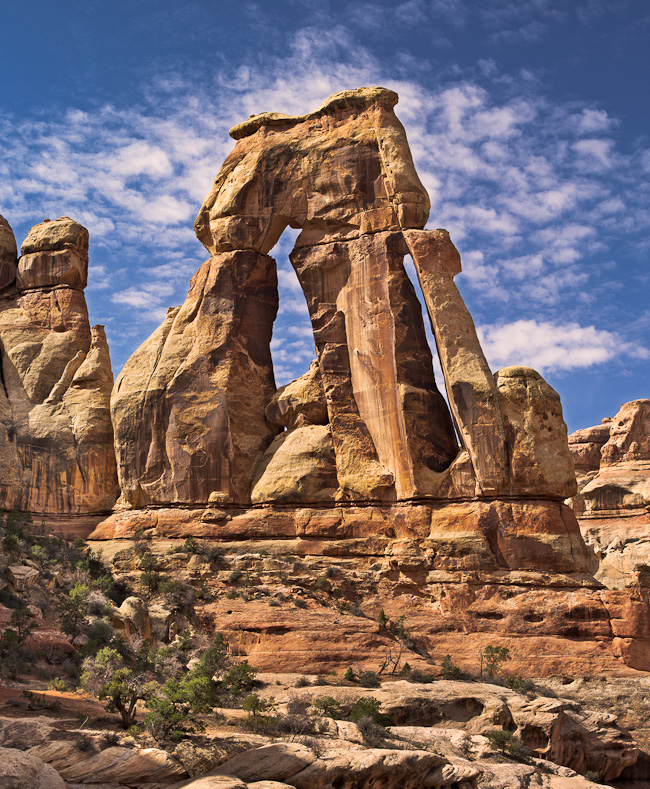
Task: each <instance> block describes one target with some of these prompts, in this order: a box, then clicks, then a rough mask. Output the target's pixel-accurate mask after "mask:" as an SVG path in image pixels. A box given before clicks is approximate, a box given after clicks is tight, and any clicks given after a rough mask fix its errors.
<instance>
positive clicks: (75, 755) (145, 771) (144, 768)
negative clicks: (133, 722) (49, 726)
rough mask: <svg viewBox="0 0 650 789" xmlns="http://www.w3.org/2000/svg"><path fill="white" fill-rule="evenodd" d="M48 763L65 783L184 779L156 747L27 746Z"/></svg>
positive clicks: (184, 774)
mask: <svg viewBox="0 0 650 789" xmlns="http://www.w3.org/2000/svg"><path fill="white" fill-rule="evenodd" d="M28 754H29V755H32V756H37V757H38V758H39V759H41V760H42V761H44V762H47V763H48V764H50V765H52V766H53V767H55V768H56V770H57V771H58V772H59V773H60V774H61V776H62V777H63V778H64V779H65V780H66V781H67V782H68V783H111V782H113V783H119V784H127V785H130V784H142V783H145V782H151V783H158V784H161V783H174V782H178V781H179V780H180V779H181V778H187V772H186V771H185V768H184V767H183V766H182V765H181V764H180V763H179V762H178V761H177V760H176V759H174V758H173V756H171V755H170V754H168V753H167V752H166V751H163V750H160V749H158V748H123V747H121V746H115V747H111V748H106V749H105V750H103V751H101V753H89V752H86V751H80V750H79V749H78V748H77V747H76V744H75V743H74V742H69V741H55V742H51V743H47V744H45V745H38V746H36V747H34V748H30V749H29V751H28Z"/></svg>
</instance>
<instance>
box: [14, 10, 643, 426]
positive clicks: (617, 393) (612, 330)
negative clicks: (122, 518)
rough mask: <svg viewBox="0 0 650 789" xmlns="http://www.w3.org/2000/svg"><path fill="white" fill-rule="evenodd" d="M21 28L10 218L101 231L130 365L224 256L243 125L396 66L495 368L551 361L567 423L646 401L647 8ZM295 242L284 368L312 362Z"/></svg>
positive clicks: (329, 14)
mask: <svg viewBox="0 0 650 789" xmlns="http://www.w3.org/2000/svg"><path fill="white" fill-rule="evenodd" d="M2 27H3V35H2V46H1V47H0V73H1V74H2V82H1V84H0V214H2V215H3V216H5V217H6V218H7V219H8V220H9V221H10V223H11V225H12V227H13V228H14V231H15V233H16V236H17V239H18V242H19V243H20V242H21V241H22V240H23V239H24V237H25V236H26V234H27V231H28V230H29V227H30V226H31V225H33V224H35V223H36V222H39V221H42V219H44V218H46V217H48V218H55V217H58V216H60V215H69V216H72V217H73V218H75V219H77V220H79V221H81V222H83V223H84V224H85V225H86V226H87V227H88V228H89V229H90V232H91V269H90V283H89V287H88V289H87V291H86V296H87V299H88V303H89V309H90V313H91V321H92V322H93V323H104V324H105V325H106V329H107V334H108V338H109V343H110V348H111V356H112V359H113V369H114V372H115V373H116V374H117V372H118V371H119V370H120V368H121V367H122V365H123V364H124V362H125V360H126V359H127V358H128V356H129V355H130V353H131V352H132V351H133V350H135V348H136V347H137V346H138V345H139V344H140V342H142V341H143V340H144V339H145V338H146V337H147V336H148V335H149V334H150V333H151V332H152V331H153V330H154V329H155V327H156V326H157V325H158V323H159V322H160V321H161V319H162V316H163V315H164V312H165V310H166V308H167V307H169V306H174V305H177V304H180V303H181V302H182V301H183V299H184V298H185V294H186V292H187V288H188V283H189V279H190V277H191V276H192V274H193V273H194V272H195V271H196V269H197V268H198V267H199V265H200V264H201V262H202V261H203V260H204V259H205V258H206V253H205V250H204V249H203V247H202V246H201V245H200V244H199V242H198V241H197V240H196V239H195V237H194V233H193V230H192V222H193V219H194V217H195V216H196V213H197V212H198V209H199V207H200V205H201V202H202V200H203V197H204V196H205V194H206V193H207V191H208V189H209V187H210V185H211V183H212V181H213V179H214V177H215V175H216V173H217V171H218V170H219V167H220V165H221V163H222V161H223V159H224V158H225V156H226V155H227V153H228V152H229V151H230V150H231V148H232V145H233V141H232V140H231V139H230V138H229V137H228V129H229V128H230V127H231V126H232V125H234V124H235V123H236V122H238V121H240V120H242V119H243V118H245V117H247V116H248V115H251V114H253V113H257V112H263V111H268V110H272V111H279V112H289V113H298V112H304V111H306V110H309V109H312V108H314V107H315V106H316V105H317V104H318V103H320V101H321V100H322V99H324V98H325V97H326V96H328V95H329V94H330V93H332V92H334V91H337V90H342V89H346V88H354V87H358V86H361V85H383V86H385V87H389V88H393V89H394V90H396V91H397V92H398V93H399V95H400V103H399V104H398V105H397V107H396V112H397V114H398V116H399V117H400V119H401V120H402V122H403V123H404V125H405V127H406V130H407V134H408V137H409V141H410V143H411V148H412V150H413V154H414V158H415V162H416V166H417V168H418V171H419V173H420V176H421V178H422V180H423V182H424V184H425V186H426V187H427V189H428V191H429V193H430V196H431V201H432V210H431V215H430V222H429V226H430V227H433V228H435V227H445V228H447V229H448V230H449V231H450V233H451V236H452V239H453V240H454V242H455V243H456V246H457V247H458V249H459V250H460V252H461V256H462V259H463V268H464V271H463V273H462V274H461V275H460V276H459V277H458V278H457V283H458V286H459V288H460V289H461V292H462V293H463V296H464V298H465V299H466V301H467V304H468V306H469V308H470V310H471V312H472V314H473V316H474V320H475V322H476V324H477V326H478V328H479V332H480V334H481V336H482V338H483V342H484V348H485V351H486V354H487V356H488V359H489V361H490V364H491V366H492V368H493V369H494V370H496V369H498V368H499V367H502V366H505V365H507V364H528V365H530V366H533V367H535V368H536V369H538V370H539V371H540V372H541V373H542V374H543V375H544V376H545V377H546V379H547V380H548V381H549V382H550V383H551V385H552V386H554V387H555V388H556V389H557V391H558V392H559V393H560V395H561V396H562V401H563V405H564V411H565V418H566V421H567V423H568V425H569V429H570V430H574V429H576V428H578V427H583V426H586V425H589V424H594V423H597V422H599V421H600V419H601V418H602V417H605V416H611V415H613V414H614V413H615V412H616V410H617V409H618V407H619V406H620V404H621V403H623V402H625V401H627V400H632V399H636V398H640V397H650V304H649V303H648V294H649V293H650V269H649V267H648V260H649V257H650V179H649V176H650V124H649V120H650V103H649V102H648V84H649V82H650V79H649V78H650V74H649V71H650V68H649V65H648V63H649V59H648V55H647V42H648V38H649V36H650V7H649V6H648V5H647V4H646V3H644V2H640V0H607V2H605V1H604V0H575V1H572V0H562V1H559V0H518V1H517V2H515V1H514V0H481V1H480V2H479V1H478V0H404V2H400V0H392V2H389V1H388V0H382V1H381V2H378V1H377V0H375V1H374V2H354V0H353V1H352V2H341V1H340V0H318V1H317V2H316V1H315V0H279V1H278V2H240V3H238V4H235V3H232V2H228V3H226V2H221V1H220V0H216V1H215V0H213V1H212V2H208V0H196V1H195V2H185V3H178V2H174V3H172V2H169V0H157V2H151V1H150V0H131V2H128V3H127V2H124V1H123V0H112V2H110V3H106V2H102V3H99V2H95V0H90V1H89V2H84V3H81V2H70V1H69V0H68V1H66V0H62V1H61V2H57V3H56V4H55V3H51V2H45V0H24V2H23V3H22V4H20V6H19V4H17V3H12V4H5V6H4V7H3V18H2ZM292 239H293V237H292V236H291V235H290V234H289V233H286V234H285V236H283V238H282V239H281V241H280V243H279V244H278V247H277V248H276V250H275V251H274V253H273V254H274V256H275V257H276V259H277V261H278V267H279V276H280V285H281V302H280V314H279V316H278V320H277V322H276V329H275V334H274V341H273V354H274V361H275V367H276V378H277V380H278V383H279V384H281V383H285V382H286V381H288V380H290V379H291V378H293V377H295V376H297V375H300V374H301V373H302V372H304V371H305V370H306V369H307V367H308V365H309V362H310V360H311V359H312V358H313V357H314V347H313V341H312V339H311V331H310V327H309V322H308V319H307V311H306V307H305V302H304V298H303V296H302V293H301V291H300V289H299V287H298V285H297V281H296V279H295V276H294V275H293V272H292V271H291V267H290V264H289V262H288V258H287V253H288V251H289V249H290V248H291V246H292V243H293V241H292Z"/></svg>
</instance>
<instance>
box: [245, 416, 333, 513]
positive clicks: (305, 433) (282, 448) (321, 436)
mask: <svg viewBox="0 0 650 789" xmlns="http://www.w3.org/2000/svg"><path fill="white" fill-rule="evenodd" d="M337 488H338V481H337V476H336V460H335V457H334V447H333V444H332V436H331V433H330V428H329V426H328V425H306V426H304V427H298V428H296V429H295V430H292V431H291V432H289V433H281V434H280V435H279V436H277V438H275V439H274V440H273V441H272V442H271V445H270V446H269V448H268V449H267V450H266V452H265V453H264V455H263V456H262V460H261V461H260V465H259V467H258V469H257V472H256V475H255V478H254V479H253V488H252V492H251V501H252V503H253V504H261V503H264V502H278V503H283V504H289V503H309V502H317V501H333V500H334V497H335V494H336V491H337Z"/></svg>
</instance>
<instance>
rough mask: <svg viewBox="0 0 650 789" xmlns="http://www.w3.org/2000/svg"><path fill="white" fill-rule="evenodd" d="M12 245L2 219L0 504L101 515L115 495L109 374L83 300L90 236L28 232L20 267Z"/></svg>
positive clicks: (64, 224) (55, 228) (56, 229)
mask: <svg viewBox="0 0 650 789" xmlns="http://www.w3.org/2000/svg"><path fill="white" fill-rule="evenodd" d="M14 247H15V242H14V241H13V233H12V232H11V229H10V227H9V225H8V223H7V222H6V221H5V220H1V221H0V279H1V280H2V281H1V282H0V287H2V286H3V285H4V291H3V292H2V295H1V296H0V345H1V353H2V387H0V472H1V473H0V506H1V507H3V508H5V509H12V508H16V509H20V510H27V511H29V512H33V513H50V514H68V513H72V514H81V513H93V512H97V513H101V512H107V511H108V510H110V508H111V507H112V506H113V504H114V502H115V499H116V497H117V485H116V482H117V480H116V473H115V455H114V450H113V431H112V427H111V422H110V412H109V405H110V393H111V389H112V386H113V376H112V373H111V364H110V358H109V353H108V345H107V343H106V336H105V334H104V329H103V327H102V326H95V327H94V328H93V329H92V330H91V328H90V325H89V321H88V312H87V309H86V301H85V299H84V295H83V288H84V287H85V285H86V276H87V268H88V231H87V230H86V229H85V228H84V227H82V226H81V225H79V224H78V223H76V222H73V221H72V220H71V219H68V218H67V217H62V218H61V219H57V220H55V221H52V222H50V221H45V222H43V223H41V224H40V225H36V226H35V227H33V228H32V229H31V230H30V232H29V235H28V236H27V239H26V240H25V243H24V245H23V248H22V252H23V254H22V256H21V257H20V259H19V260H16V259H15V256H14V252H13V249H14ZM12 256H14V257H12ZM12 260H13V262H12Z"/></svg>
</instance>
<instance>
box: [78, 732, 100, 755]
mask: <svg viewBox="0 0 650 789" xmlns="http://www.w3.org/2000/svg"><path fill="white" fill-rule="evenodd" d="M74 745H75V748H76V749H77V750H78V751H82V752H83V753H92V751H94V750H95V742H94V740H93V738H92V737H89V736H88V735H87V734H80V735H78V737H77V739H76V740H75V742H74Z"/></svg>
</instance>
